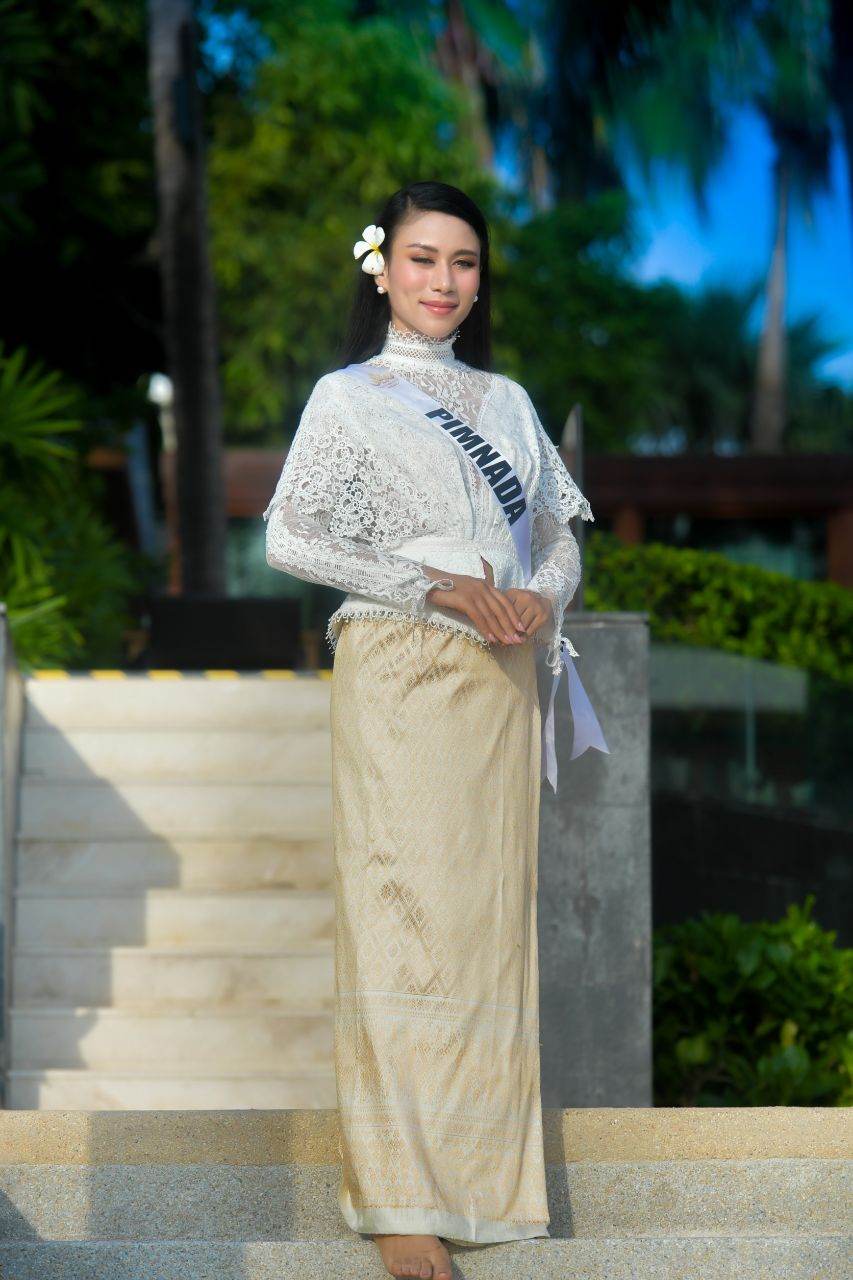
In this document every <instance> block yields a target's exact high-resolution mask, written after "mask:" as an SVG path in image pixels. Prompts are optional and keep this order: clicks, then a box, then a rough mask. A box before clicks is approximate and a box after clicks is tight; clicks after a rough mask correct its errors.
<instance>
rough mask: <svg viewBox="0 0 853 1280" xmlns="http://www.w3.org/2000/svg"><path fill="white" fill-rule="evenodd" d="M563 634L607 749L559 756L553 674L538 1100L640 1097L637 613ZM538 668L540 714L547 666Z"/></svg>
mask: <svg viewBox="0 0 853 1280" xmlns="http://www.w3.org/2000/svg"><path fill="white" fill-rule="evenodd" d="M562 631H563V634H564V635H568V636H569V638H570V639H571V641H572V643H573V644H574V646H575V648H576V649H577V651H578V654H579V655H580V656H579V657H577V658H575V659H573V661H574V663H575V667H576V669H577V672H578V674H579V675H580V677H581V680H582V681H583V686H584V688H585V689H586V692H587V694H588V695H589V698H590V701H591V702H592V705H593V708H594V709H595V712H596V715H597V716H598V719H599V722H600V724H601V728H602V730H603V733H604V737H605V740H606V742H607V745H608V747H609V748H610V753H609V754H607V753H605V752H602V751H597V750H595V749H594V748H592V747H590V748H589V749H588V750H587V751H585V752H584V753H583V755H581V756H578V757H577V759H575V760H571V761H570V759H569V756H570V753H571V747H572V735H573V730H572V718H571V712H570V709H569V697H568V679H567V676H566V675H565V674H563V675H562V677H561V681H560V686H559V689H558V693H557V700H556V704H555V736H556V744H557V764H558V768H559V778H558V783H557V794H556V795H555V794H554V792H553V791H552V789H551V785H550V783H549V782H548V781H547V779H545V780H543V782H542V795H541V806H540V839H539V900H538V925H539V966H540V1015H541V1019H540V1020H541V1026H540V1030H541V1061H542V1103H543V1106H545V1107H596V1106H597V1107H600V1106H605V1107H632V1106H633V1107H643V1106H651V1104H652V1021H651V930H652V914H651V821H650V777H649V747H650V734H649V675H648V666H649V632H648V615H647V614H644V613H585V612H583V611H578V612H568V613H567V614H566V617H565V621H564V623H563V627H562ZM539 676H540V685H539V695H540V705H541V707H542V717H543V720H544V718H545V714H546V712H547V708H548V698H549V696H550V688H551V678H552V677H551V673H550V671H549V670H548V668H547V667H546V666H545V664H544V662H541V663H540V664H539Z"/></svg>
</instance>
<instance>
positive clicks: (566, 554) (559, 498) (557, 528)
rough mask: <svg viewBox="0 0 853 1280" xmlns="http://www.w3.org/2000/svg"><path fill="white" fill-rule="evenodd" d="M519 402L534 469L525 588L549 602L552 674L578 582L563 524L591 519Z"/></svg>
mask: <svg viewBox="0 0 853 1280" xmlns="http://www.w3.org/2000/svg"><path fill="white" fill-rule="evenodd" d="M525 396H526V398H527V403H528V407H529V411H530V413H531V414H532V417H533V422H534V425H535V428H536V438H537V443H538V446H539V463H540V470H539V481H538V484H537V486H536V489H535V490H534V493H533V498H532V501H531V511H530V519H531V526H530V527H531V567H532V569H533V576H532V577H531V579H530V581H529V582H528V583H527V586H528V588H529V589H530V590H531V591H539V592H541V593H542V595H544V596H547V597H548V598H549V599H550V601H551V609H552V622H551V626H550V628H548V630H547V631H546V632H545V635H544V638H545V639H547V641H548V649H547V654H546V662H547V664H548V666H549V667H550V668H551V670H552V671H559V669H560V628H561V627H562V624H563V615H564V613H565V611H566V608H567V606H568V604H569V602H570V600H571V599H572V596H573V595H574V594H575V591H576V590H577V586H578V583H579V582H580V578H581V563H580V549H579V547H578V543H577V539H576V538H575V536H574V534H573V533H572V531H571V528H570V527H569V521H570V520H571V519H572V517H573V516H578V515H579V516H580V517H581V519H582V520H594V519H595V516H594V515H593V514H592V510H591V508H590V505H589V502H588V501H587V499H586V498H585V497H584V495H583V494H582V493H581V491H580V489H579V488H578V486H577V485H576V484H575V482H574V480H573V479H572V477H571V475H570V474H569V472H568V470H567V469H566V465H565V463H564V462H563V459H562V458H561V456H560V453H559V450H558V449H557V447H556V445H555V444H554V443H553V441H552V440H551V438H550V437H549V436H548V434H547V432H546V431H545V428H544V427H543V426H542V423H541V422H540V421H539V417H538V415H537V413H536V410H535V409H534V408H533V404H532V402H531V401H530V397H529V396H527V393H526V392H525Z"/></svg>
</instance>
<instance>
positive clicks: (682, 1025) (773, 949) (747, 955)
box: [654, 894, 853, 1107]
mask: <svg viewBox="0 0 853 1280" xmlns="http://www.w3.org/2000/svg"><path fill="white" fill-rule="evenodd" d="M813 906H814V895H813V894H810V895H809V896H808V897H807V898H806V901H805V904H804V905H803V906H802V907H800V906H796V905H792V906H790V907H789V908H788V911H787V913H786V915H785V917H784V919H782V920H779V921H775V922H772V923H767V922H761V923H757V924H747V923H745V922H744V921H742V920H740V919H739V918H738V917H737V916H735V915H729V914H716V915H712V914H710V913H708V912H705V913H703V914H702V915H701V916H699V917H698V918H697V919H693V920H688V921H686V922H685V923H683V924H678V925H665V926H661V927H659V928H657V929H656V930H655V931H654V1075H655V1104H656V1105H657V1106H759V1107H767V1106H832V1105H841V1106H849V1105H850V1104H851V1102H853V950H844V949H842V948H840V947H837V946H836V945H835V934H834V933H832V932H830V931H827V930H824V929H822V928H821V927H820V925H818V924H817V923H816V922H815V921H814V920H812V919H811V912H812V908H813Z"/></svg>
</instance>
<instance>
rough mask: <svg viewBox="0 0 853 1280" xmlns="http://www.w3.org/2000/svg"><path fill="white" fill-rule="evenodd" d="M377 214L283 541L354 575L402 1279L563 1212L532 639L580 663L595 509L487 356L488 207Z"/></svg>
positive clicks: (371, 975) (350, 645)
mask: <svg viewBox="0 0 853 1280" xmlns="http://www.w3.org/2000/svg"><path fill="white" fill-rule="evenodd" d="M363 234H364V236H365V237H366V239H364V240H360V241H359V242H358V243H357V244H356V245H355V246H354V250H353V252H354V254H355V256H356V257H357V258H363V260H362V273H361V275H360V276H359V283H358V286H357V290H356V296H355V300H354V304H353V309H352V314H351V318H350V325H349V334H348V339H347V342H346V344H345V347H344V352H343V357H344V358H343V359H342V360H341V362H340V364H341V367H338V368H336V369H335V370H334V371H333V372H331V373H327V374H325V375H324V376H323V377H321V378H320V379H319V381H318V382H317V383H316V385H315V387H314V389H313V391H312V393H311V396H310V397H309V400H308V402H307V404H306V406H305V410H304V412H303V415H302V418H301V420H300V423H299V428H298V430H297V432H296V435H295V437H294V440H293V443H292V445H291V448H290V451H289V453H288V455H287V459H286V461H285V463H284V466H283V468H282V472H281V476H280V478H279V482H278V485H277V486H276V491H275V494H274V496H273V499H272V501H271V502H270V504H269V506H268V507H267V510H266V511H265V512H264V517H265V519H266V520H267V521H268V523H267V539H266V545H267V562H268V563H269V564H270V565H272V566H273V567H274V568H276V569H281V570H284V571H285V572H287V573H291V574H294V575H296V576H297V577H299V578H304V579H307V580H309V581H313V582H321V583H324V584H327V585H330V586H334V587H338V588H340V589H341V590H344V591H346V592H347V593H348V594H347V596H346V599H345V600H344V601H343V603H342V604H341V606H340V608H338V609H337V610H336V611H335V613H333V614H332V617H331V618H330V620H329V629H328V633H327V634H328V640H329V644H330V646H331V648H332V650H333V652H334V665H333V673H332V684H331V730H332V806H333V824H334V826H333V832H334V837H333V843H334V856H335V906H336V935H335V1075H336V1083H337V1098H338V1108H339V1115H340V1143H341V1160H342V1176H341V1184H340V1188H339V1203H340V1207H341V1212H342V1214H343V1216H344V1218H345V1219H346V1221H347V1223H348V1224H349V1225H350V1226H351V1227H352V1228H353V1229H354V1230H357V1231H359V1232H361V1233H362V1234H364V1235H368V1236H372V1237H373V1238H374V1239H375V1240H376V1242H377V1244H378V1246H379V1249H380V1252H381V1254H382V1258H383V1261H384V1263H385V1266H386V1269H387V1270H388V1272H389V1273H390V1274H391V1275H393V1276H419V1277H433V1278H434V1280H450V1275H451V1268H450V1258H449V1255H448V1252H447V1249H446V1247H445V1244H444V1242H445V1241H448V1242H451V1243H464V1244H471V1243H480V1242H487V1241H490V1242H494V1241H502V1240H519V1239H529V1238H531V1237H535V1236H548V1234H549V1232H548V1222H549V1220H550V1219H549V1215H548V1205H547V1200H546V1194H545V1168H544V1151H543V1144H542V1115H541V1099H540V1092H539V1011H538V988H539V974H538V955H537V933H536V887H537V853H538V821H539V790H540V763H541V742H540V730H541V716H540V708H539V700H538V689H537V680H536V667H535V648H534V646H535V645H544V646H546V653H547V661H548V665H549V666H550V667H551V668H552V670H555V671H559V670H560V662H561V637H560V623H561V620H562V617H563V611H564V609H565V607H566V605H567V604H568V602H569V600H570V599H571V597H572V595H573V594H574V591H575V588H576V586H577V583H578V580H579V576H580V563H579V555H578V546H577V543H576V541H575V539H574V536H573V535H572V532H571V530H570V529H569V520H570V518H571V517H572V516H575V515H580V516H582V517H583V518H584V519H587V520H592V519H593V516H592V513H591V511H590V508H589V503H588V502H587V500H586V498H584V496H583V495H582V494H581V493H580V491H579V490H578V488H577V486H576V485H575V483H574V481H573V480H572V478H571V476H570V475H569V473H568V472H567V471H566V468H565V466H564V465H563V462H562V460H561V458H560V456H559V454H558V452H557V450H556V448H555V447H554V445H553V444H552V443H551V441H550V439H549V438H548V436H547V435H546V434H545V431H544V429H543V427H542V425H541V423H540V421H539V419H538V417H537V415H536V412H535V410H534V408H533V405H532V403H531V401H530V398H529V397H528V395H527V393H526V392H525V391H524V389H523V388H522V387H521V386H520V385H519V384H518V383H516V382H514V381H513V380H512V379H510V378H508V377H505V376H504V375H502V374H499V373H495V372H492V371H491V369H490V364H491V342H490V318H489V298H490V275H489V234H488V228H487V225H486V222H485V219H484V217H483V215H482V213H481V211H480V210H479V209H478V207H477V206H476V205H475V204H474V203H473V201H471V200H470V199H469V198H468V197H467V196H466V195H465V194H464V193H463V192H461V191H459V190H458V189H457V188H455V187H451V186H447V185H446V184H444V183H440V182H419V183H414V184H411V185H410V186H408V187H406V188H403V189H402V190H400V191H398V192H396V193H395V194H394V195H393V196H392V197H391V198H390V199H389V200H388V202H387V204H386V205H385V207H384V209H383V210H382V212H381V214H380V218H379V222H378V224H377V225H375V226H370V227H368V228H366V229H365V231H364V233H363ZM368 250H369V252H368ZM365 254H366V256H363V255H365ZM359 373H360V375H361V376H355V375H356V374H359ZM412 388H415V389H416V390H415V391H414V395H415V396H416V397H417V396H418V394H420V396H421V397H422V398H423V397H424V395H425V396H426V397H428V399H423V400H422V403H421V405H420V408H416V407H413V406H412V404H411V403H406V402H405V399H404V398H403V399H401V396H403V397H405V395H406V394H409V395H411V394H412ZM429 404H432V405H437V406H438V409H437V410H436V411H434V412H433V414H432V416H429V415H425V413H424V411H423V410H424V406H425V405H429ZM448 423H449V424H451V425H452V426H454V428H455V431H454V432H453V433H451V432H450V431H449V428H448ZM443 426H444V427H445V428H446V429H444V430H443V429H442V427H443ZM468 428H471V429H472V430H471V431H469V430H468ZM474 433H476V434H474ZM461 440H467V442H468V448H465V447H462V445H461V444H460V441H461ZM472 440H473V441H475V442H479V444H480V446H481V447H480V448H479V449H477V448H472V447H471V442H472ZM484 459H485V462H484ZM486 462H488V463H489V465H486ZM507 464H508V465H507ZM495 467H498V468H500V470H499V471H496V470H495ZM513 472H514V475H515V478H516V479H517V480H518V481H520V482H521V487H522V488H523V493H524V496H525V498H526V513H525V512H523V511H522V510H521V508H523V507H524V506H525V503H524V502H523V501H522V502H520V503H518V504H513V503H511V502H510V501H509V499H507V498H506V495H507V494H510V495H511V494H512V493H513V492H514V490H513V489H512V487H511V485H510V484H509V482H507V483H506V484H504V485H503V488H502V492H503V494H504V501H503V503H502V501H499V500H498V497H497V496H496V495H497V494H498V492H499V490H500V487H499V486H498V484H497V483H496V479H495V477H496V476H497V475H501V476H503V475H507V474H508V475H509V476H510V477H511V476H512V473H513ZM519 515H523V516H524V518H525V519H527V520H529V529H530V540H529V544H528V545H529V548H530V552H529V554H530V564H531V569H532V574H527V573H526V570H525V567H524V564H523V562H522V558H521V557H520V555H519V550H518V545H519V544H518V543H517V542H516V538H515V534H514V532H513V528H512V524H514V523H515V520H516V518H517V517H518V516H519ZM516 533H517V530H516Z"/></svg>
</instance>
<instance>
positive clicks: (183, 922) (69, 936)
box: [15, 889, 335, 950]
mask: <svg viewBox="0 0 853 1280" xmlns="http://www.w3.org/2000/svg"><path fill="white" fill-rule="evenodd" d="M15 899H16V932H15V937H16V939H17V942H18V945H19V946H20V947H22V948H34V947H85V948H91V947H103V946H153V947H194V948H198V947H211V946H214V947H219V946H221V945H222V943H223V940H224V939H227V942H228V946H229V947H255V948H264V949H273V950H274V949H276V948H279V947H282V946H288V947H294V946H296V945H297V944H298V943H302V942H317V941H323V940H325V941H328V940H330V939H333V938H334V928H335V904H334V895H333V893H332V892H331V891H328V890H326V891H324V890H313V889H262V890H246V891H242V890H238V891H236V892H234V891H231V890H221V891H215V890H210V889H151V890H149V891H148V892H146V893H131V894H125V893H120V892H116V893H114V894H100V895H96V894H90V893H86V892H81V893H78V894H74V893H71V892H70V891H66V892H65V893H52V894H48V893H32V892H30V891H28V890H22V889H19V890H18V891H17V892H16V894H15Z"/></svg>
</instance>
